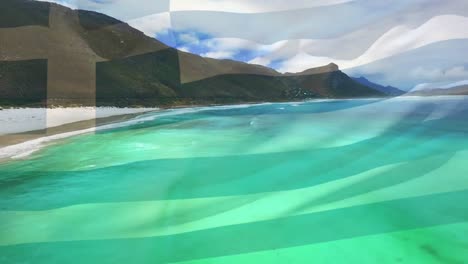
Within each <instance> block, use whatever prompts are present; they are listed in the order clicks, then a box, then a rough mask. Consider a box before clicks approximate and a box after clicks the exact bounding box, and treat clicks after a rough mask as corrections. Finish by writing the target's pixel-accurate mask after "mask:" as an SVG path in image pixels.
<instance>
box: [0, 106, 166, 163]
mask: <svg viewBox="0 0 468 264" xmlns="http://www.w3.org/2000/svg"><path fill="white" fill-rule="evenodd" d="M157 110H159V109H158V108H113V107H102V108H101V107H98V108H95V107H73V108H51V109H46V108H12V109H3V110H1V111H0V160H3V159H6V158H8V157H9V156H10V155H9V153H7V152H9V151H10V149H11V148H12V147H15V146H18V145H19V144H21V143H24V142H27V141H33V140H39V139H42V138H50V137H53V136H56V137H58V135H63V137H58V138H65V137H68V136H70V135H71V134H79V133H80V131H82V132H83V133H87V132H90V131H92V130H93V129H94V128H95V127H99V126H103V125H107V124H111V123H118V122H123V121H126V120H129V119H132V118H135V117H137V116H139V115H141V114H143V113H147V112H151V111H157ZM50 141H52V140H50Z"/></svg>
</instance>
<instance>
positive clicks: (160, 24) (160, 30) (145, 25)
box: [127, 12, 171, 38]
mask: <svg viewBox="0 0 468 264" xmlns="http://www.w3.org/2000/svg"><path fill="white" fill-rule="evenodd" d="M127 23H128V24H129V25H130V26H132V27H134V28H136V29H138V30H140V31H141V32H143V33H145V34H146V35H147V36H150V37H153V38H154V37H155V36H156V35H157V34H164V33H167V31H168V30H169V29H170V28H171V18H170V14H169V12H166V13H159V14H154V15H149V16H145V17H140V18H137V19H132V20H130V21H128V22H127Z"/></svg>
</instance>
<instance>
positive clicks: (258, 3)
mask: <svg viewBox="0 0 468 264" xmlns="http://www.w3.org/2000/svg"><path fill="white" fill-rule="evenodd" d="M352 1H354V0H315V1H304V0H288V1H284V0H197V1H191V0H171V1H170V10H171V11H200V10H203V11H221V12H233V13H261V12H277V11H285V10H294V9H303V8H311V7H318V6H327V5H335V4H342V3H346V2H352Z"/></svg>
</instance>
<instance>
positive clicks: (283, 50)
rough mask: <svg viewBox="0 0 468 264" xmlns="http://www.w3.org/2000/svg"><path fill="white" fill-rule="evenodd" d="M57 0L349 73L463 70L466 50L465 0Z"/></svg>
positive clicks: (386, 79) (267, 62)
mask: <svg viewBox="0 0 468 264" xmlns="http://www.w3.org/2000/svg"><path fill="white" fill-rule="evenodd" d="M55 2H59V3H61V4H64V5H67V6H69V7H72V8H80V9H87V10H94V11H97V12H101V13H105V14H108V15H110V16H113V17H116V18H118V19H121V20H123V21H125V22H127V23H129V24H130V25H131V26H133V27H135V28H137V29H139V30H141V31H142V32H144V33H145V34H147V35H149V36H152V37H155V38H157V39H159V40H160V41H163V42H164V43H166V44H168V45H170V46H173V47H176V48H179V49H181V50H184V51H188V52H191V53H196V54H199V55H202V56H206V57H212V58H218V59H234V60H240V61H244V62H249V63H255V64H261V65H264V66H268V67H273V68H275V69H276V70H278V71H280V72H299V71H303V70H306V69H308V68H312V67H317V66H321V65H326V64H328V63H330V62H334V63H336V64H338V65H339V66H340V68H341V69H342V70H343V71H344V72H346V73H348V74H350V75H353V76H356V77H357V76H360V75H363V76H366V77H368V78H369V79H370V80H371V81H374V82H378V83H381V84H384V85H395V86H399V87H400V88H403V89H414V88H415V89H422V88H432V87H440V86H450V84H451V83H459V82H462V81H465V80H468V67H467V62H468V55H466V54H468V53H463V52H461V51H462V49H463V45H464V44H465V43H464V42H463V41H464V40H468V30H467V28H468V5H467V4H466V0H451V1H440V0H411V1H408V0H392V1H384V0H380V1H379V0H315V1H307V0H289V1H284V0H269V1H267V0H197V1H193V0H157V1H154V0H56V1H55ZM460 43H462V44H460ZM434 53H437V54H436V55H437V56H434ZM402 69H404V71H403V70H402Z"/></svg>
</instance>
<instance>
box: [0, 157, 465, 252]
mask: <svg viewBox="0 0 468 264" xmlns="http://www.w3.org/2000/svg"><path fill="white" fill-rule="evenodd" d="M467 158H468V152H467V151H464V152H459V153H457V154H456V155H455V156H454V157H453V158H452V159H451V160H450V161H448V162H446V163H445V164H444V165H443V166H441V167H440V168H438V169H435V170H432V171H431V172H429V173H428V174H426V175H424V176H421V177H419V178H416V179H413V180H410V181H407V182H404V183H401V184H398V185H394V186H391V187H387V188H383V189H378V190H374V191H371V192H367V193H364V194H359V195H356V196H354V197H350V198H346V199H341V200H338V201H332V202H330V203H322V204H317V205H316V206H307V204H309V203H311V202H314V201H316V200H317V199H320V198H323V197H326V196H327V195H330V194H333V193H335V194H336V193H339V192H340V191H341V190H343V188H348V187H350V186H351V187H352V186H356V184H359V183H361V182H363V181H365V180H366V179H371V178H373V177H378V176H379V175H381V174H382V173H386V172H389V171H391V170H392V169H395V168H398V167H399V166H403V165H408V163H398V164H392V165H387V166H382V167H378V168H375V169H372V170H369V171H367V172H364V173H361V174H358V175H355V176H352V177H348V178H345V179H341V180H337V181H333V182H329V183H325V184H321V185H318V186H314V187H309V188H304V189H298V190H291V191H279V192H271V193H262V194H254V195H241V196H230V197H215V198H200V199H185V200H168V201H146V202H127V203H96V204H81V205H75V206H69V207H64V208H59V209H53V210H46V211H3V212H0V230H1V233H0V245H14V244H23V243H35V242H52V241H77V240H95V239H123V238H141V237H152V236H163V235H173V234H180V233H185V232H191V231H197V230H204V229H209V228H215V227H221V226H227V225H235V224H247V223H253V222H257V221H262V220H271V219H276V218H282V217H288V216H293V215H302V214H308V213H314V212H321V211H326V210H334V209H340V208H346V207H350V206H358V205H365V204H370V203H376V202H383V201H389V200H396V199H403V198H411V197H418V196H424V195H430V194H437V193H444V192H452V191H460V190H466V189H468V179H467V177H468V176H467V175H466V172H465V171H464V169H463V168H462V167H460V166H459V164H461V162H463V161H464V160H466V159H467ZM427 162H431V157H429V158H426V159H424V160H418V161H411V162H410V163H411V166H414V167H415V168H417V167H418V166H419V167H420V166H422V165H424V163H427ZM446 170H450V171H451V172H452V173H450V174H444V177H441V172H442V171H446ZM272 204H274V205H275V206H271V205H272ZM220 205H224V206H228V207H229V208H223V209H221V210H219V212H217V214H215V215H213V214H211V213H210V214H208V215H203V213H201V214H200V215H198V214H197V213H200V212H203V210H206V209H210V210H212V208H218V207H219V206H220ZM210 212H211V211H210ZM197 215H198V216H197ZM107 216H112V218H108V217H107ZM184 216H185V217H186V218H188V219H185V221H183V222H181V223H177V222H175V221H176V220H175V219H179V218H183V217H184ZM189 217H191V218H193V219H190V218H189ZM78 222H79V223H80V229H70V228H69V227H70V226H73V225H74V223H78ZM171 222H173V223H174V224H169V225H168V223H171ZM141 223H148V224H147V225H145V226H141Z"/></svg>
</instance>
